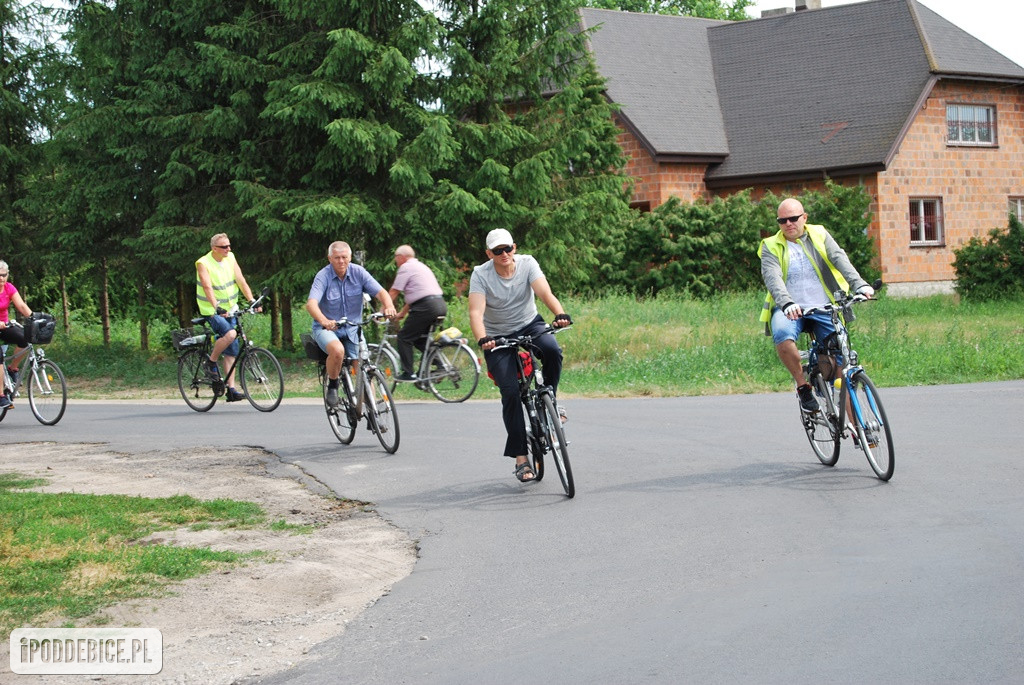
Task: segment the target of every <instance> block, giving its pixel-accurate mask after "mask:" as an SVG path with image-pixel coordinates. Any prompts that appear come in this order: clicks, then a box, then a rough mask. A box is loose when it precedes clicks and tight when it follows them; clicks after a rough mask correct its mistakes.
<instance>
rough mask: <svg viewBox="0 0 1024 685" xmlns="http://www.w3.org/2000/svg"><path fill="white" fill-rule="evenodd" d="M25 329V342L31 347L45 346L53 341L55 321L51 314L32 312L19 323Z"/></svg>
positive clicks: (55, 327)
mask: <svg viewBox="0 0 1024 685" xmlns="http://www.w3.org/2000/svg"><path fill="white" fill-rule="evenodd" d="M21 325H22V326H24V327H25V341H26V342H29V343H32V344H33V345H45V344H47V343H49V342H50V341H51V340H53V332H54V331H55V330H56V329H57V320H56V319H54V318H53V315H52V314H47V313H45V312H32V316H28V317H25V319H24V320H23V321H22V322H21Z"/></svg>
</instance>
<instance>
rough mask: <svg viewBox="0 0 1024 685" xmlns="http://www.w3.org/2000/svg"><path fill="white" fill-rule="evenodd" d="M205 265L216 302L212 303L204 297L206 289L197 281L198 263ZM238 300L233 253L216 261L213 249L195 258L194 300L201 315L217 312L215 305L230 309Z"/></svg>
mask: <svg viewBox="0 0 1024 685" xmlns="http://www.w3.org/2000/svg"><path fill="white" fill-rule="evenodd" d="M200 264H202V265H203V266H205V267H206V271H207V272H208V273H209V274H210V284H211V285H212V286H213V293H214V295H216V297H217V302H215V303H212V302H210V301H209V300H207V299H206V291H205V290H203V285H202V283H200V282H199V268H198V267H199V265H200ZM237 300H238V284H236V283H235V255H234V253H229V254H228V256H227V257H225V258H224V259H222V260H221V261H220V262H218V261H217V260H216V259H214V258H213V250H211V251H209V252H207V253H206V254H205V255H203V256H202V257H200V258H199V259H197V260H196V302H197V303H198V304H199V313H200V314H202V315H203V316H211V315H212V314H216V313H217V307H223V308H224V309H231V308H232V307H233V306H234V305H235V302H236V301H237Z"/></svg>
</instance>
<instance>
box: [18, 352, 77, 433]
mask: <svg viewBox="0 0 1024 685" xmlns="http://www.w3.org/2000/svg"><path fill="white" fill-rule="evenodd" d="M27 371H28V375H27V376H26V377H25V381H26V382H27V383H28V406H29V407H31V408H32V413H33V414H35V416H36V418H37V419H38V420H39V423H41V424H43V425H44V426H52V425H54V424H55V423H57V422H58V421H60V419H61V417H62V416H64V410H65V409H66V408H67V406H68V384H67V382H65V380H64V374H63V373H61V370H60V367H58V366H57V364H56V363H54V362H52V361H50V360H49V359H44V360H43V361H41V362H34V363H30V364H29V367H28V369H27Z"/></svg>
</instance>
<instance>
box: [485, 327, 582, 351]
mask: <svg viewBox="0 0 1024 685" xmlns="http://www.w3.org/2000/svg"><path fill="white" fill-rule="evenodd" d="M570 328H572V324H569V325H568V326H562V327H561V328H555V327H554V326H552V325H551V324H545V325H544V330H543V331H542V332H541V333H540V335H544V334H546V333H550V334H551V335H558V334H559V333H561V332H562V331H567V330H569V329H570ZM536 337H538V336H535V335H520V336H516V337H514V338H495V339H494V347H492V348H491V352H494V351H495V350H505V349H509V348H512V347H526V346H528V345H530V344H532V343H533V339H534V338H536Z"/></svg>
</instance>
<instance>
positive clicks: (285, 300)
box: [278, 295, 295, 351]
mask: <svg viewBox="0 0 1024 685" xmlns="http://www.w3.org/2000/svg"><path fill="white" fill-rule="evenodd" d="M278 300H279V304H280V307H279V308H280V310H281V349H283V350H289V351H290V350H293V349H295V333H294V331H293V330H292V298H291V297H289V296H288V295H281V296H280V297H279V298H278Z"/></svg>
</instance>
